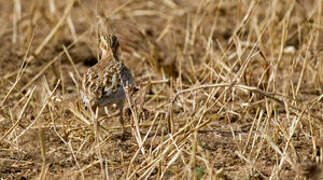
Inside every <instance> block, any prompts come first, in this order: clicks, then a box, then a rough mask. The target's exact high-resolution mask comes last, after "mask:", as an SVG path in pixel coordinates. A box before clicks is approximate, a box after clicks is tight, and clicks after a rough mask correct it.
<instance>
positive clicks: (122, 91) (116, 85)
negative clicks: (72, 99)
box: [80, 34, 135, 130]
mask: <svg viewBox="0 0 323 180" xmlns="http://www.w3.org/2000/svg"><path fill="white" fill-rule="evenodd" d="M119 46H120V45H119V41H118V38H117V36H115V35H114V34H108V35H101V36H100V38H99V49H100V51H101V58H99V60H98V62H97V63H96V64H95V65H94V66H92V67H90V68H89V69H88V70H87V72H86V73H85V74H84V75H83V79H82V86H81V90H80V93H81V97H82V101H83V104H84V105H85V109H86V110H88V109H89V108H92V110H96V108H98V107H104V110H105V113H106V114H107V115H109V109H111V108H112V106H113V105H116V107H117V109H119V115H120V117H119V121H120V123H121V124H122V127H123V130H124V120H123V108H124V103H125V100H126V93H127V92H130V91H131V90H132V89H133V88H134V86H135V82H134V78H133V76H132V74H131V72H130V70H129V68H128V67H127V66H126V65H125V64H124V63H122V62H121V61H120V59H119Z"/></svg>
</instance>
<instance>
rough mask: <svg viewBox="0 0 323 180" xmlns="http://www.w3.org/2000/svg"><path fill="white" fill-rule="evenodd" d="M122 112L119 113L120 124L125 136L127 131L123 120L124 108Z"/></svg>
mask: <svg viewBox="0 0 323 180" xmlns="http://www.w3.org/2000/svg"><path fill="white" fill-rule="evenodd" d="M119 110H120V112H119V121H120V124H121V125H122V134H123V136H124V135H125V134H126V130H125V127H124V120H123V107H121V108H119Z"/></svg>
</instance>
